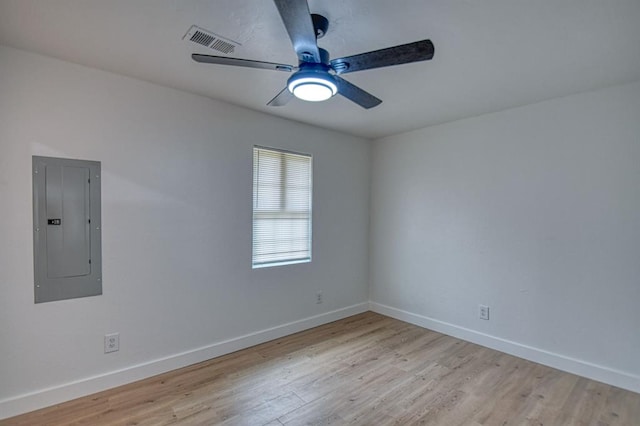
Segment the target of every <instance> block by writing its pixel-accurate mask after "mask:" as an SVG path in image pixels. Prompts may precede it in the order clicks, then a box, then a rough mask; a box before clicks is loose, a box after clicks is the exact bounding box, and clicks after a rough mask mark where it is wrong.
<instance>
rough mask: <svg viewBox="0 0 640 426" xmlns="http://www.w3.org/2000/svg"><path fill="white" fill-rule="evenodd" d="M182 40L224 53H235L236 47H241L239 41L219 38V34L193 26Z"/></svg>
mask: <svg viewBox="0 0 640 426" xmlns="http://www.w3.org/2000/svg"><path fill="white" fill-rule="evenodd" d="M182 39H183V40H189V41H192V42H194V43H198V44H201V45H202V46H206V47H208V48H209V49H213V50H217V51H218V52H222V53H233V51H234V50H235V48H236V46H241V44H240V43H238V42H237V41H233V40H230V39H228V38H225V37H222V36H219V35H218V34H216V33H213V32H211V31H209V30H205V29H204V28H200V27H198V26H197V25H192V26H191V28H189V31H187V33H186V34H185V35H184V37H182Z"/></svg>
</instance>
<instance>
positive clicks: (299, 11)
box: [273, 0, 320, 62]
mask: <svg viewBox="0 0 640 426" xmlns="http://www.w3.org/2000/svg"><path fill="white" fill-rule="evenodd" d="M273 1H274V3H275V4H276V7H277V8H278V12H280V17H281V18H282V22H283V23H284V26H285V28H286V29H287V32H288V33H289V38H290V39H291V43H292V44H293V49H294V50H295V51H296V53H297V54H298V58H299V59H300V60H301V61H304V62H320V51H319V50H318V44H317V42H316V31H315V30H314V28H313V22H312V20H311V14H310V13H309V5H308V4H307V2H306V1H305V0H273Z"/></svg>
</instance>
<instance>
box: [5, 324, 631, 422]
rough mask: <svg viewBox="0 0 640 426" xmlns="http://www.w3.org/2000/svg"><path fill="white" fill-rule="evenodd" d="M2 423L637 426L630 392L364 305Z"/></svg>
mask: <svg viewBox="0 0 640 426" xmlns="http://www.w3.org/2000/svg"><path fill="white" fill-rule="evenodd" d="M0 424H2V425H4V426H8V425H29V426H32V425H44V424H46V425H173V424H180V425H214V424H215V425H218V424H223V425H258V426H260V425H269V426H280V425H308V424H313V425H328V424H333V425H343V424H353V425H412V424H425V425H445V426H449V425H476V426H477V425H537V426H539V425H598V426H606V425H626V426H629V425H640V394H637V393H633V392H629V391H625V390H622V389H619V388H615V387H612V386H608V385H605V384H602V383H598V382H595V381H592V380H588V379H585V378H580V377H578V376H574V375H572V374H568V373H564V372H561V371H558V370H554V369H552V368H548V367H544V366H542V365H539V364H536V363H533V362H529V361H525V360H523V359H520V358H516V357H513V356H510V355H506V354H503V353H500V352H497V351H494V350H491V349H487V348H484V347H482V346H478V345H474V344H472V343H468V342H464V341H462V340H458V339H455V338H452V337H448V336H444V335H442V334H439V333H435V332H433V331H429V330H425V329H423V328H420V327H416V326H414V325H411V324H407V323H404V322H401V321H398V320H395V319H391V318H388V317H385V316H382V315H378V314H375V313H372V312H367V313H364V314H361V315H356V316H354V317H350V318H347V319H344V320H341V321H337V322H334V323H331V324H327V325H324V326H321V327H317V328H314V329H312V330H308V331H305V332H302V333H298V334H294V335H292V336H288V337H284V338H282V339H278V340H274V341H271V342H268V343H264V344H262V345H259V346H255V347H252V348H249V349H245V350H243V351H239V352H236V353H233V354H229V355H226V356H223V357H220V358H216V359H213V360H210V361H206V362H203V363H200V364H196V365H193V366H190V367H186V368H183V369H180V370H176V371H172V372H169V373H166V374H163V375H160V376H156V377H152V378H150V379H146V380H143V381H140V382H136V383H132V384H130V385H126V386H122V387H119V388H115V389H112V390H109V391H105V392H102V393H98V394H95V395H91V396H88V397H84V398H80V399H77V400H74V401H70V402H67V403H64V404H60V405H57V406H54V407H50V408H45V409H42V410H38V411H34V412H32V413H28V414H25V415H22V416H18V417H14V418H11V419H7V420H4V421H0Z"/></svg>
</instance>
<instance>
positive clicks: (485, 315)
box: [478, 305, 489, 320]
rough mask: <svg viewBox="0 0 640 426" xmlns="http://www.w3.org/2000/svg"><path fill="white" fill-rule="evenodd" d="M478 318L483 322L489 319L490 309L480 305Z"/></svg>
mask: <svg viewBox="0 0 640 426" xmlns="http://www.w3.org/2000/svg"><path fill="white" fill-rule="evenodd" d="M478 317H479V318H480V319H482V320H488V319H489V307H488V306H487V305H478Z"/></svg>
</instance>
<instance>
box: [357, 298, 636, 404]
mask: <svg viewBox="0 0 640 426" xmlns="http://www.w3.org/2000/svg"><path fill="white" fill-rule="evenodd" d="M369 309H370V310H371V311H373V312H377V313H379V314H382V315H386V316H389V317H392V318H395V319H398V320H401V321H405V322H408V323H411V324H415V325H417V326H420V327H423V328H428V329H429V330H433V331H437V332H439V333H442V334H446V335H448V336H453V337H456V338H458V339H462V340H466V341H468V342H472V343H476V344H478V345H481V346H485V347H487V348H491V349H495V350H497V351H500V352H504V353H508V354H510V355H514V356H517V357H520V358H524V359H527V360H529V361H533V362H537V363H539V364H543V365H546V366H549V367H553V368H556V369H558V370H562V371H566V372H568V373H572V374H576V375H578V376H582V377H587V378H589V379H593V380H597V381H599V382H603V383H606V384H609V385H612V386H617V387H619V388H623V389H627V390H630V391H633V392H637V393H640V376H636V375H634V374H630V373H627V372H624V371H620V370H616V369H613V368H609V367H604V366H602V365H597V364H593V363H590V362H587V361H583V360H579V359H575V358H571V357H567V356H564V355H561V354H557V353H553V352H549V351H546V350H543V349H539V348H535V347H532V346H528V345H523V344H521V343H518V342H513V341H511V340H506V339H502V338H499V337H495V336H491V335H488V334H485V333H481V332H478V331H475V330H471V329H468V328H464V327H460V326H457V325H455V324H450V323H447V322H443V321H439V320H437V319H434V318H429V317H426V316H423V315H418V314H414V313H411V312H407V311H403V310H402V309H397V308H394V307H391V306H387V305H382V304H380V303H375V302H369Z"/></svg>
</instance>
